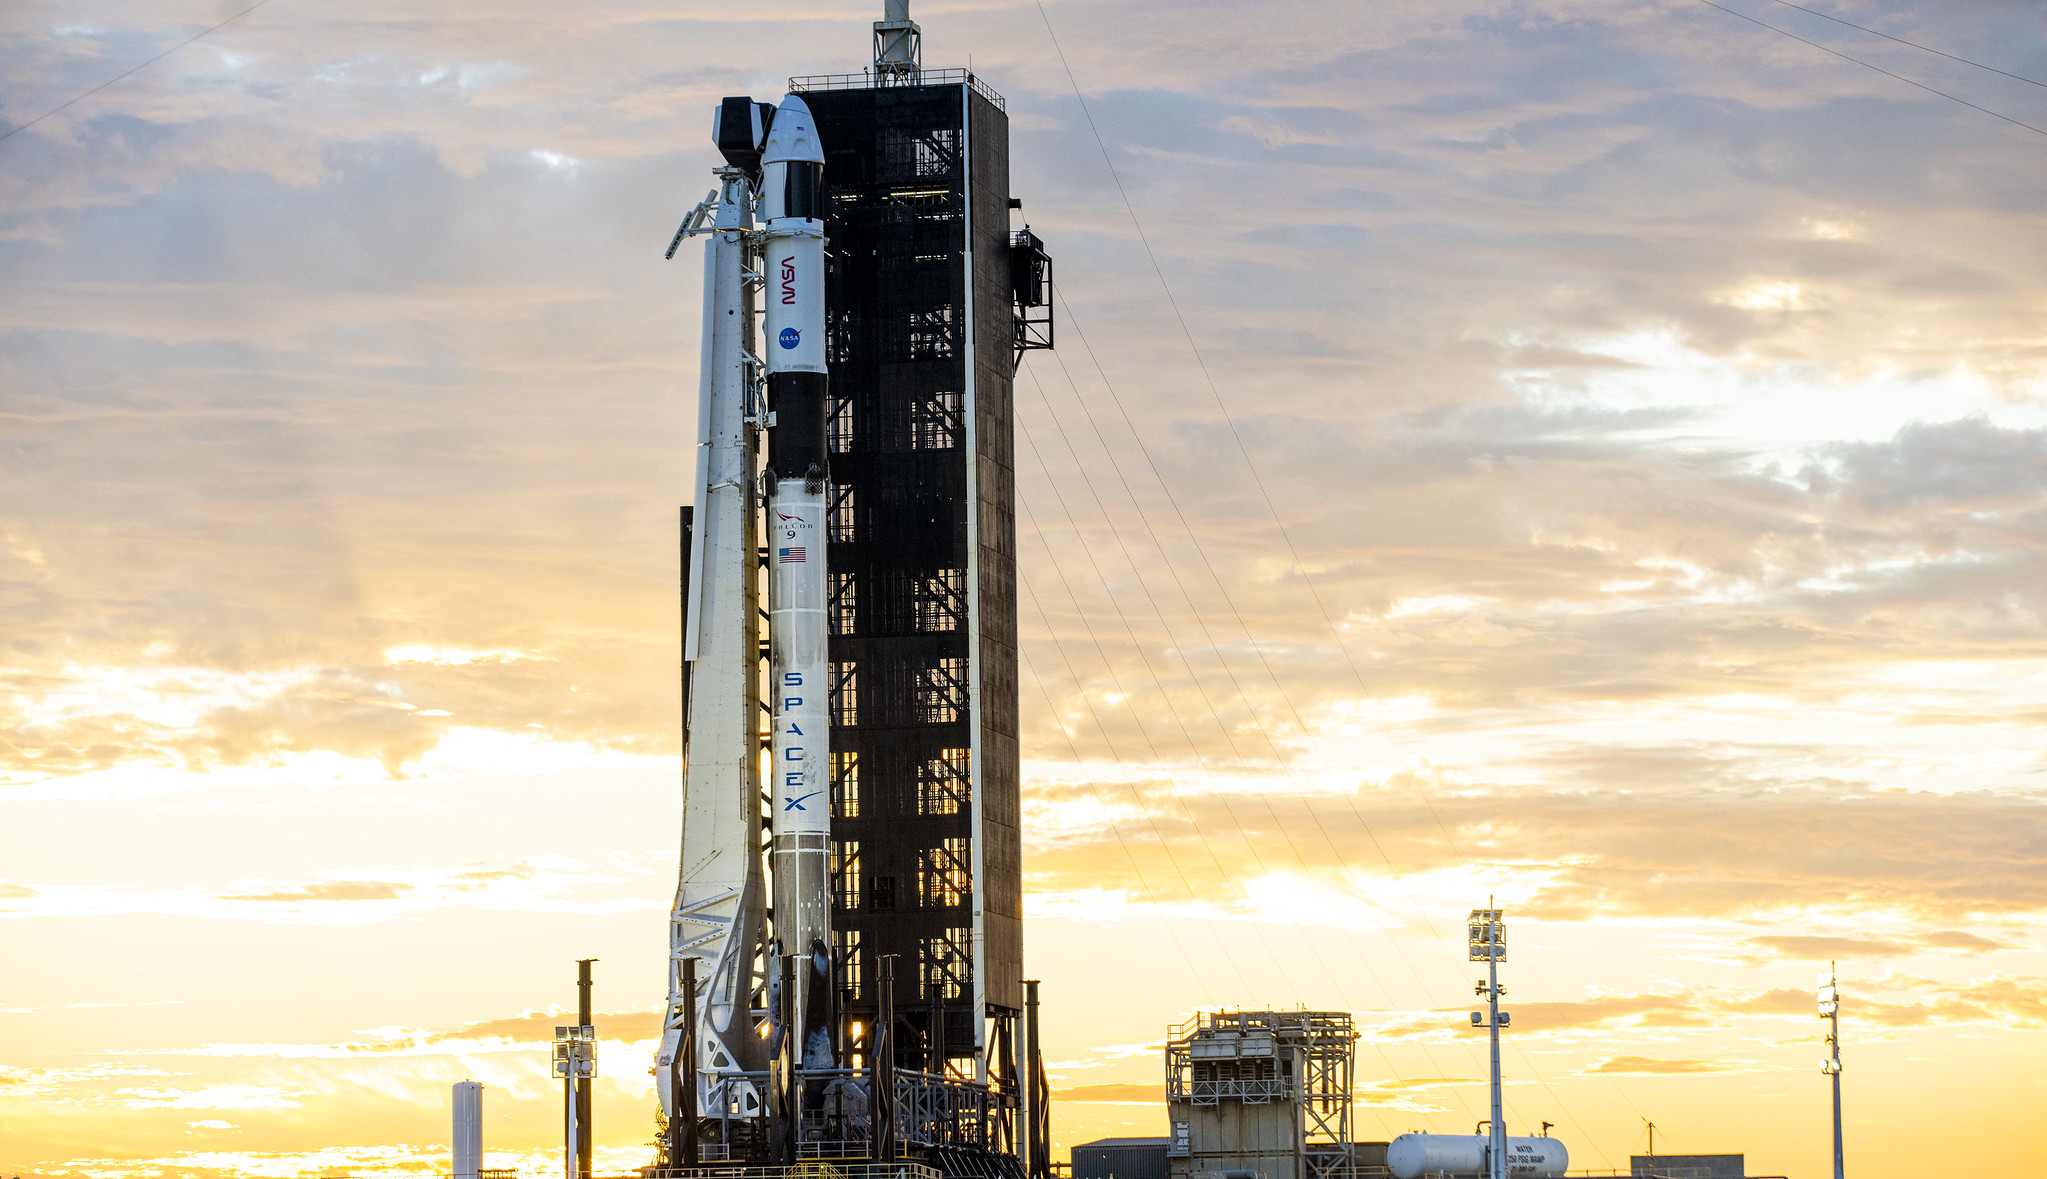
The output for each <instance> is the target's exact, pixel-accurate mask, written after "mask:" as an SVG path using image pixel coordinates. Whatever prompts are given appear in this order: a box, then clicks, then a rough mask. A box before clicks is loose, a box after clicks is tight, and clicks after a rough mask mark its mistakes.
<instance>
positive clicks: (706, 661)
mask: <svg viewBox="0 0 2047 1179" xmlns="http://www.w3.org/2000/svg"><path fill="white" fill-rule="evenodd" d="M719 178H720V185H719V190H718V193H717V196H716V208H715V220H714V221H713V222H712V228H711V230H710V232H709V234H708V237H707V240H706V242H705V249H704V307H703V342H702V349H703V354H702V370H701V372H702V375H701V379H700V383H699V386H698V393H697V447H696V452H697V453H696V482H695V516H694V520H695V527H694V530H693V533H692V539H691V545H690V581H689V586H688V589H687V591H686V597H685V602H686V609H687V614H688V621H687V623H686V627H685V634H684V649H683V657H684V659H686V660H687V661H688V664H689V669H690V693H689V701H688V707H689V723H688V745H687V747H686V749H685V750H684V769H683V826H682V866H681V878H680V881H679V883H678V885H677V888H676V895H675V907H674V909H673V910H672V911H671V913H670V914H669V926H670V933H669V964H668V988H669V994H668V1003H667V1008H666V1017H665V1019H664V1022H663V1027H662V1033H661V1043H660V1046H659V1048H658V1049H657V1051H656V1057H655V1059H656V1068H655V1070H654V1076H655V1085H656V1089H657V1091H658V1093H659V1096H660V1100H661V1108H662V1110H663V1113H664V1114H665V1115H666V1116H668V1117H671V1118H672V1117H674V1116H676V1115H677V1113H678V1112H679V1111H680V1108H681V1102H680V1101H679V1095H678V1093H677V1091H676V1084H677V1082H678V1080H679V1077H680V1073H681V1071H682V1070H681V1068H680V1067H679V1062H678V1059H677V1057H678V1053H679V1052H680V1051H681V1047H682V1042H683V1028H684V1021H685V1019H686V1017H687V1012H688V1009H689V1004H688V1001H687V996H686V994H685V991H684V988H683V970H682V967H683V963H684V961H685V960H687V959H695V960H696V995H695V1009H696V1045H697V1059H696V1061H695V1065H696V1072H697V1078H698V1081H697V1102H696V1107H697V1110H698V1111H699V1114H700V1115H701V1116H705V1117H716V1116H718V1115H720V1114H731V1115H733V1116H738V1117H755V1116H758V1115H759V1114H760V1113H761V1112H762V1110H763V1108H764V1099H763V1094H762V1093H761V1091H760V1089H759V1087H758V1086H757V1085H756V1084H755V1083H754V1082H753V1081H752V1080H749V1079H747V1078H745V1077H738V1076H733V1075H732V1074H736V1073H744V1072H758V1071H759V1070H762V1069H764V1068H766V1067H767V1065H766V1051H765V1048H764V1047H763V1046H762V1044H761V1042H760V1038H759V1037H758V1036H757V1035H756V1034H755V1030H754V1028H755V1024H754V1015H753V994H754V990H755V988H756V986H757V984H758V981H759V969H758V966H757V960H758V956H759V954H760V951H761V947H762V945H763V944H764V942H765V938H766V934H767V930H766V923H767V914H766V904H767V896H766V883H767V882H766V880H765V878H764V873H763V870H762V865H761V860H760V855H759V852H758V848H759V847H760V829H761V822H760V803H759V799H760V759H759V754H758V750H759V725H760V692H759V683H760V671H759V658H760V656H759V653H758V652H759V648H760V596H759V586H760V581H759V575H758V571H757V570H758V566H757V563H756V560H755V555H754V553H755V545H756V544H757V543H758V541H757V536H758V533H757V532H756V529H757V527H758V507H759V494H758V491H757V483H756V478H755V468H756V464H757V458H758V454H759V444H758V440H757V430H756V426H755V424H754V422H753V421H751V420H749V419H750V418H754V417H756V416H757V413H756V412H755V411H756V410H757V405H755V404H752V403H754V402H757V401H758V394H757V392H756V391H755V385H754V374H753V372H752V371H751V369H752V364H753V361H752V360H751V358H750V355H749V354H750V353H751V352H752V350H753V346H754V338H753V337H754V330H753V323H754V319H753V309H754V301H753V294H752V292H751V291H750V290H749V289H748V284H747V282H746V270H747V267H746V261H747V258H746V254H747V242H746V235H747V234H748V233H749V232H751V231H752V229H753V195H752V193H751V192H750V191H749V188H748V184H747V180H746V178H745V175H744V173H743V171H741V170H739V169H730V168H728V169H724V170H721V171H720V173H719Z"/></svg>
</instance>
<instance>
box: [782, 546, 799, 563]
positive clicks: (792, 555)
mask: <svg viewBox="0 0 2047 1179" xmlns="http://www.w3.org/2000/svg"><path fill="white" fill-rule="evenodd" d="M782 564H784V565H801V564H803V546H802V545H797V546H795V547H793V548H786V549H783V550H782Z"/></svg>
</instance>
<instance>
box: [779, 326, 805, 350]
mask: <svg viewBox="0 0 2047 1179" xmlns="http://www.w3.org/2000/svg"><path fill="white" fill-rule="evenodd" d="M776 338H777V339H779V340H781V341H782V347H784V348H794V347H795V346H796V342H797V341H798V340H801V339H802V338H803V333H802V332H799V331H797V330H796V329H795V328H783V329H782V334H781V335H780V336H778V337H776Z"/></svg>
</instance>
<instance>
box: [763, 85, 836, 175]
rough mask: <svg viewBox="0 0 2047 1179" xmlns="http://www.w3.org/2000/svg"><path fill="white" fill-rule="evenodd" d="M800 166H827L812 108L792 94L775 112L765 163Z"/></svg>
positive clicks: (769, 131) (765, 151)
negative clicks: (811, 113) (811, 112)
mask: <svg viewBox="0 0 2047 1179" xmlns="http://www.w3.org/2000/svg"><path fill="white" fill-rule="evenodd" d="M798 163H804V164H822V163H824V144H823V143H822V142H820V141H819V139H818V137H817V121H816V120H815V119H812V118H811V117H810V108H809V107H807V106H805V105H804V104H803V100H802V99H801V98H798V97H796V96H795V95H794V94H791V95H790V96H789V97H787V98H785V99H783V100H782V105H781V106H779V107H777V108H776V109H775V121H774V123H773V124H772V125H771V126H770V127H769V128H768V142H767V146H766V147H765V148H764V149H763V150H762V151H761V164H762V165H763V166H765V165H768V164H798Z"/></svg>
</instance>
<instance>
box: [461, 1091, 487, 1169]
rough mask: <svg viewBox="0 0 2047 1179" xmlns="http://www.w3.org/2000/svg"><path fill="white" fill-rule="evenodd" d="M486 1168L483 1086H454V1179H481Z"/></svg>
mask: <svg viewBox="0 0 2047 1179" xmlns="http://www.w3.org/2000/svg"><path fill="white" fill-rule="evenodd" d="M482 1168H483V1086H482V1085H479V1084H477V1083H476V1082H475V1081H460V1082H457V1083H456V1085H455V1179H479V1176H478V1174H477V1172H478V1171H480V1170H482Z"/></svg>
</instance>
